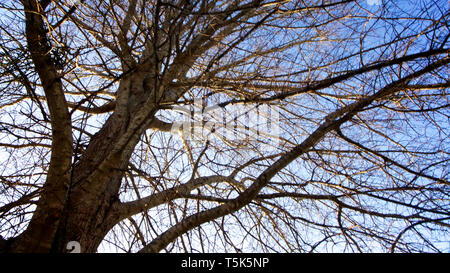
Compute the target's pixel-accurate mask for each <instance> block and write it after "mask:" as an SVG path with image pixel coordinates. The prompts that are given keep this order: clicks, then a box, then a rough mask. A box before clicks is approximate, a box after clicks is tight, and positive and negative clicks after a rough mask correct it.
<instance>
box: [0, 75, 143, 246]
mask: <svg viewBox="0 0 450 273" xmlns="http://www.w3.org/2000/svg"><path fill="white" fill-rule="evenodd" d="M143 80H144V79H143V77H142V75H139V74H138V73H137V74H135V75H133V76H130V77H129V79H124V80H123V84H122V83H121V86H120V87H119V91H118V93H121V92H122V93H128V94H129V96H126V99H127V103H126V107H125V109H126V110H125V111H120V109H116V111H115V112H114V113H113V114H112V115H111V116H110V117H109V119H108V120H107V121H106V123H105V124H104V126H103V127H102V128H101V129H100V131H99V132H98V133H96V134H95V135H94V136H93V137H92V139H91V141H90V143H89V145H88V147H87V148H86V151H85V152H84V153H83V155H82V157H81V158H80V160H79V161H78V162H76V163H75V164H73V166H72V168H71V170H70V183H69V186H68V187H67V191H66V193H65V200H61V203H63V204H64V206H63V209H62V210H61V211H56V212H52V211H46V210H44V212H45V213H47V214H50V213H54V215H53V217H48V216H47V217H46V218H45V219H47V220H46V222H44V223H42V221H37V220H35V221H34V222H38V223H37V224H36V226H32V225H30V226H29V227H28V228H27V230H26V231H25V232H24V233H23V234H21V235H20V236H19V237H17V238H16V239H15V240H14V241H13V242H3V243H1V244H0V247H1V246H2V245H4V247H3V248H4V251H7V252H42V253H45V252H65V251H67V249H66V246H67V243H68V242H70V241H77V242H79V243H80V246H81V251H82V252H95V251H96V250H97V247H98V246H99V244H100V243H101V241H102V240H103V238H104V237H105V235H106V234H107V233H108V231H109V230H110V229H111V228H112V227H113V226H114V225H115V224H116V223H117V219H119V218H120V217H119V215H117V212H116V211H117V210H116V208H117V206H119V204H120V202H119V189H120V185H121V181H122V178H123V175H124V171H125V170H126V168H127V166H128V162H129V160H130V157H131V155H132V152H133V149H134V147H135V146H136V144H137V143H138V141H139V136H140V135H141V134H142V133H143V132H144V131H145V129H146V126H145V125H146V124H149V123H150V120H151V119H150V120H149V121H146V122H145V123H144V126H141V128H139V130H137V131H135V132H133V133H132V137H131V138H130V139H129V140H128V141H127V145H126V146H125V148H123V149H121V150H120V151H119V152H116V153H114V152H113V147H115V146H116V144H117V143H118V142H119V141H121V139H122V140H123V136H124V135H125V134H128V135H129V134H130V130H132V128H131V129H130V128H129V127H128V126H129V123H130V117H133V116H134V115H135V114H136V112H138V111H139V110H140V107H139V105H140V104H141V103H142V101H144V95H145V94H144V93H143V91H142V90H143ZM117 107H120V106H117ZM117 107H116V108H117ZM129 109H132V110H129ZM44 188H45V185H44ZM47 198H49V194H42V195H41V197H40V200H39V204H41V203H45V202H46V199H47ZM39 204H38V209H39ZM38 209H37V210H38ZM35 215H37V214H35ZM35 215H34V216H33V219H35V217H38V216H35ZM51 216H52V215H51ZM48 219H49V220H48ZM31 223H33V220H32V222H31ZM44 227H45V228H44ZM36 230H38V232H36ZM52 230H56V231H55V232H54V234H47V233H45V231H52ZM42 238H45V243H43V242H44V241H43V240H42ZM48 238H51V241H49V240H48Z"/></svg>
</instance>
